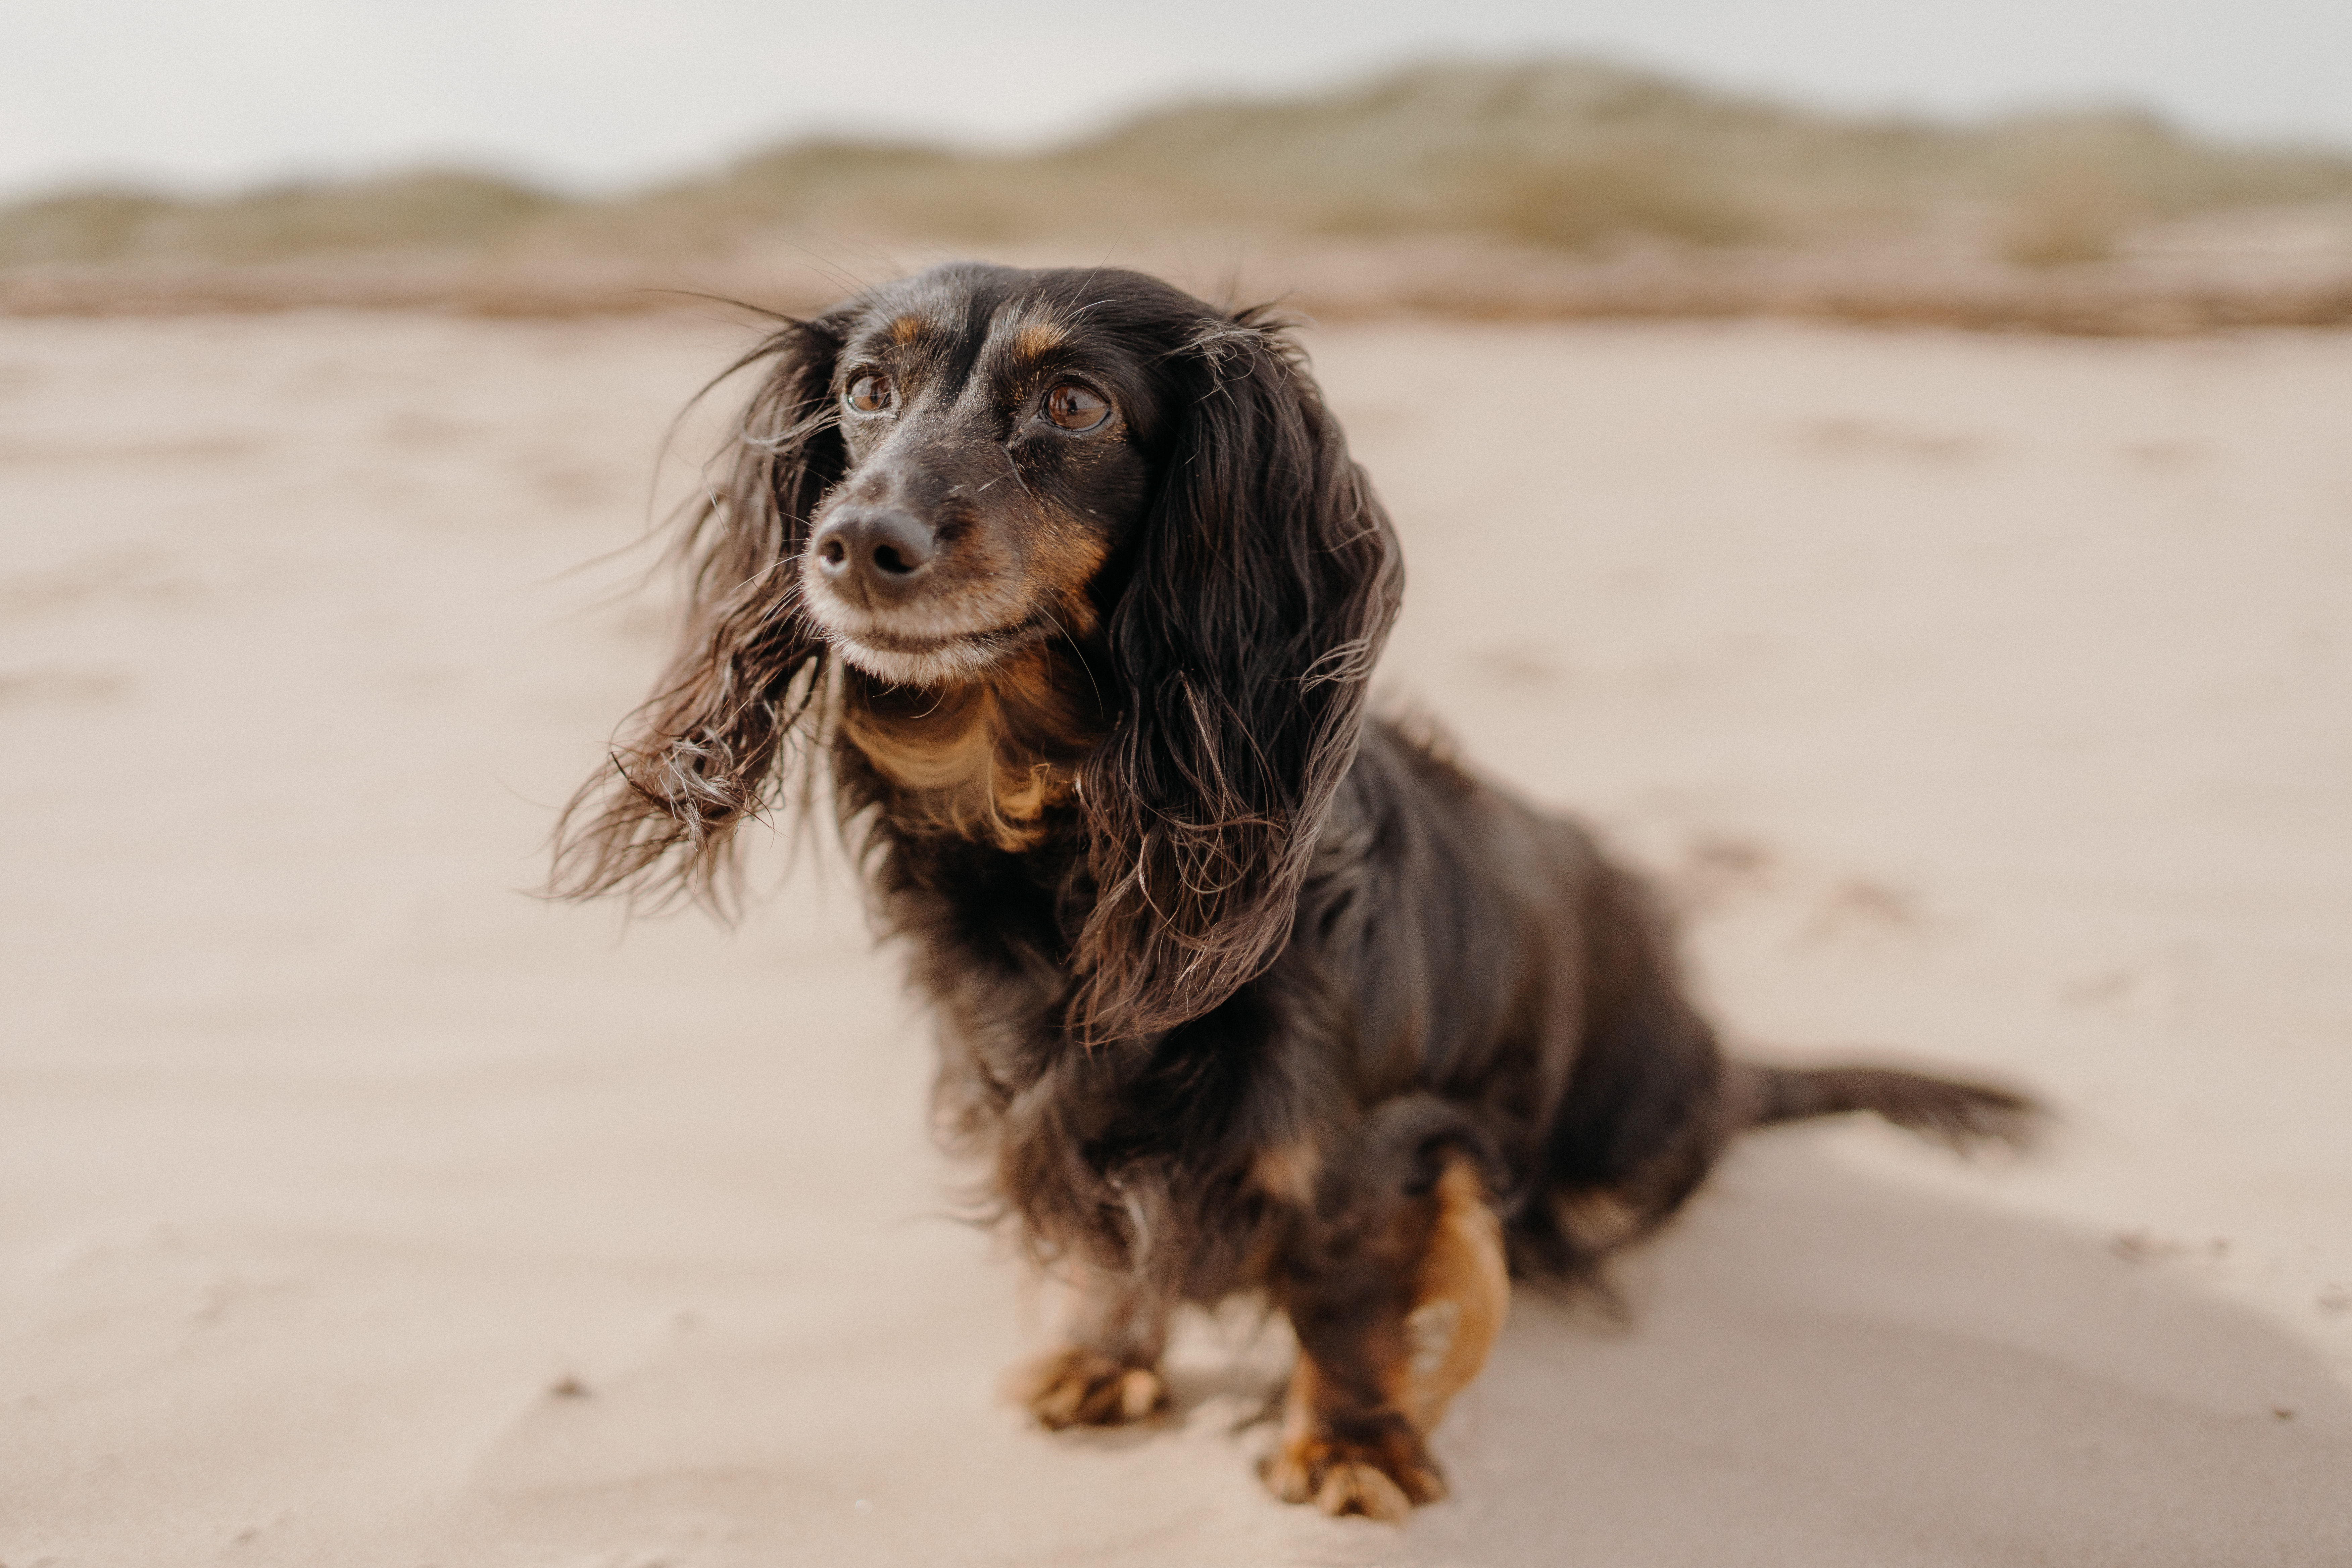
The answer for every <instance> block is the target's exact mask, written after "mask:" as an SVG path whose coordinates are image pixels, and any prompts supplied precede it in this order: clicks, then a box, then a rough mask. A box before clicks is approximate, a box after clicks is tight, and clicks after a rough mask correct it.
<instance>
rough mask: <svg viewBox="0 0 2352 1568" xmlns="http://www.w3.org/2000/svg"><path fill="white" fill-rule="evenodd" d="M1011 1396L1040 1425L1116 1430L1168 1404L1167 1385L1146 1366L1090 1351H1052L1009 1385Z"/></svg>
mask: <svg viewBox="0 0 2352 1568" xmlns="http://www.w3.org/2000/svg"><path fill="white" fill-rule="evenodd" d="M1013 1393H1014V1396H1015V1397H1016V1398H1017V1399H1019V1400H1020V1402H1021V1403H1022V1404H1024V1405H1027V1406H1028V1407H1029V1413H1030V1414H1031V1415H1034V1416H1035V1417H1036V1418H1037V1423H1038V1425H1039V1426H1049V1427H1052V1428H1054V1429H1055V1430H1056V1431H1058V1430H1060V1429H1061V1428H1063V1427H1065V1426H1122V1425H1124V1424H1125V1423H1128V1422H1130V1421H1141V1420H1143V1419H1144V1418H1145V1417H1147V1416H1149V1415H1152V1414H1153V1413H1155V1412H1157V1411H1159V1410H1160V1409H1162V1408H1164V1407H1165V1406H1166V1405H1167V1404H1168V1385H1167V1384H1164V1383H1162V1382H1161V1381H1160V1374H1159V1373H1156V1372H1153V1371H1152V1370H1151V1369H1150V1368H1149V1367H1140V1366H1127V1365H1124V1364H1122V1363H1118V1362H1115V1361H1113V1360H1111V1359H1110V1358H1109V1357H1108V1356H1106V1355H1098V1354H1097V1353H1096V1352H1093V1351H1087V1350H1066V1351H1056V1352H1055V1353H1053V1354H1052V1355H1049V1356H1047V1357H1045V1359H1044V1360H1042V1361H1039V1362H1037V1363H1035V1364H1034V1365H1032V1366H1031V1367H1029V1368H1028V1369H1027V1370H1026V1371H1025V1372H1024V1373H1021V1374H1020V1375H1019V1376H1018V1377H1016V1378H1015V1380H1014V1389H1013Z"/></svg>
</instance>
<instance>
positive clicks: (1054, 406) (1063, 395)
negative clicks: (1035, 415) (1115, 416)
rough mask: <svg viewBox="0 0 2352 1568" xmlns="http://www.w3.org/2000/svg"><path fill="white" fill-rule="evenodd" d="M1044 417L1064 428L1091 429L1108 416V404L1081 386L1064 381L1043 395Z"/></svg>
mask: <svg viewBox="0 0 2352 1568" xmlns="http://www.w3.org/2000/svg"><path fill="white" fill-rule="evenodd" d="M1045 417H1046V418H1048V419H1051V420H1052V421H1053V422H1054V423H1055V424H1056V425H1058V426H1061V427H1062V428H1063V429H1065V430H1091V429H1093V428H1095V427H1096V426H1098V425H1100V424H1101V423H1102V422H1103V421H1104V420H1106V419H1108V418H1109V417H1110V405H1109V404H1108V403H1106V402H1104V401H1103V400H1102V399H1101V398H1099V397H1097V396H1096V395H1094V394H1093V393H1091V392H1088V391H1087V389H1086V388H1085V387H1083V386H1076V385H1073V384H1070V383H1068V382H1064V383H1063V384H1061V385H1059V386H1057V387H1055V388H1054V390H1053V391H1051V392H1049V393H1047V394H1046V395H1045Z"/></svg>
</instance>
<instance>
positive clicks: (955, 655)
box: [828, 635, 1001, 686]
mask: <svg viewBox="0 0 2352 1568" xmlns="http://www.w3.org/2000/svg"><path fill="white" fill-rule="evenodd" d="M828 640H830V641H831V642H832V644H833V648H834V651H835V653H837V654H839V655H840V656H841V657H842V658H844V659H845V660H846V661H848V663H849V664H850V666H851V667H852V668H856V669H862V670H864V671H865V672H866V674H868V675H870V676H873V677H874V678H875V679H878V680H887V681H888V682H889V683H890V684H891V685H893V686H960V685H961V684H963V683H964V682H966V681H969V680H972V679H977V678H978V677H979V676H981V675H982V674H983V673H985V672H986V671H987V669H988V668H989V667H990V666H991V665H992V664H994V663H995V662H996V661H997V659H998V658H1000V657H1001V655H1000V653H999V651H998V650H997V649H996V648H995V647H992V646H989V645H988V644H987V642H986V641H985V639H982V638H974V637H955V638H951V639H950V640H949V641H946V642H943V643H940V644H938V645H937V646H935V647H926V648H919V649H908V648H896V647H876V646H875V645H874V644H873V643H871V642H866V641H863V640H861V639H859V638H857V637H842V636H838V635H835V636H834V637H830V638H829V639H828Z"/></svg>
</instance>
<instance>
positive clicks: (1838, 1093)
mask: <svg viewBox="0 0 2352 1568" xmlns="http://www.w3.org/2000/svg"><path fill="white" fill-rule="evenodd" d="M1730 1070H1731V1074H1732V1083H1731V1086H1730V1087H1731V1089H1732V1095H1731V1106H1732V1112H1733V1130H1734V1131H1740V1130H1744V1129H1746V1128H1749V1127H1769V1126H1770V1125H1772V1124H1773V1123H1774V1122H1778V1121H1802V1120H1804V1119H1805V1118H1807V1117H1811V1116H1836V1115H1840V1114H1842V1113H1843V1112H1845V1111H1849V1110H1867V1111H1870V1112H1872V1113H1873V1114H1874V1115H1876V1116H1879V1117H1881V1118H1883V1119H1885V1121H1891V1122H1893V1123H1894V1124H1895V1126H1897V1127H1905V1128H1908V1129H1910V1130H1911V1131H1914V1132H1916V1133H1919V1134H1921V1135H1922V1136H1924V1137H1927V1138H1933V1139H1935V1140H1936V1141H1937V1142H1941V1143H1948V1144H1949V1145H1951V1146H1952V1147H1953V1148H1955V1149H1968V1148H1970V1147H1973V1146H1975V1145H1978V1144H1982V1143H2007V1144H2010V1145H2011V1146H2021V1145H2023V1144H2024V1143H2026V1142H2029V1141H2030V1140H2031V1138H2032V1135H2033V1132H2034V1131H2035V1129H2036V1126H2037V1124H2038V1123H2039V1122H2040V1121H2041V1120H2042V1107H2041V1106H2040V1105H2039V1104H2038V1103H2037V1102H2036V1101H2035V1100H2033V1098H2032V1096H2030V1095H2026V1094H2021V1093H2020V1092H2018V1091H2017V1090H2015V1089H2003V1088H2000V1087H1999V1086H1997V1085H1994V1084H1989V1083H1969V1082H1967V1081H1965V1080H1963V1079H1949V1078H1931V1077H1929V1076H1928V1075H1927V1074H1926V1073H1916V1072H1905V1071H1902V1070H1901V1069H1899V1068H1872V1067H1833V1068H1776V1067H1764V1066H1762V1065H1760V1064H1758V1063H1755V1062H1740V1061H1735V1062H1733V1063H1731V1064H1730Z"/></svg>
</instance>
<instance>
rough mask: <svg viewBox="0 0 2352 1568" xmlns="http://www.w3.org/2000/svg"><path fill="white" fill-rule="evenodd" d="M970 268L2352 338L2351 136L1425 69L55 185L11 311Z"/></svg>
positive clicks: (487, 294) (637, 305)
mask: <svg viewBox="0 0 2352 1568" xmlns="http://www.w3.org/2000/svg"><path fill="white" fill-rule="evenodd" d="M973 254H984V255H988V256H991V257H993V258H998V259H1005V260H1024V259H1028V258H1046V257H1051V258H1055V259H1057V260H1066V259H1068V258H1106V259H1117V260H1118V261H1121V262H1124V263H1127V264H1130V265H1135V266H1139V267H1142V268H1145V269H1147V270H1150V271H1155V272H1163V273H1175V274H1181V275H1183V276H1185V277H1187V278H1190V279H1194V280H1195V281H1197V282H1199V283H1201V284H1203V285H1205V286H1206V288H1207V289H1209V290H1210V291H1212V292H1216V291H1220V290H1222V291H1225V292H1229V293H1231V294H1232V295H1234V296H1235V297H1236V298H1235V299H1234V302H1235V303H1243V302H1246V300H1255V299H1260V298H1265V297H1270V296H1280V297H1283V298H1286V299H1287V300H1291V301H1293V302H1294V303H1296V304H1297V305H1299V306H1301V307H1303V308H1305V309H1306V310H1310V311H1313V312H1315V313H1316V314H1318V316H1320V317H1322V318H1324V319H1326V320H1338V319H1340V318H1343V317H1344V318H1363V317H1368V316H1381V317H1393V316H1398V315H1436V316H1446V317H1455V318H1467V319H1473V320H1513V321H1519V320H1567V319H1591V318H1637V319H1652V318H1659V317H1735V316H1759V315H1762V316H1781V317H1801V318H1809V319H1828V320H1843V321H1874V322H1906V323H1912V324H1933V325H1942V326H1959V327H1970V328H1978V329H2031V330H2036V331H2062V332H2075V333H2086V334H2095V335H2109V336H2134V335H2168V334H2177V333H2182V332H2193V331H2209V330H2212V329H2215V328H2223V327H2242V326H2260V325H2270V326H2296V325H2300V326H2312V325H2327V324H2341V323H2343V322H2345V321H2352V155H2347V154H2346V153H2343V152H2340V151H2333V150H2330V149H2326V148H2322V147H2297V146H2239V145H2233V144H2230V143H2226V142H2216V141H2213V140H2210V139H2206V138H2200V137H2199V136H2196V135H2193V134H2190V133H2189V132H2185V131H2183V130H2181V129H2179V127H2176V126H2174V125H2172V124H2169V123H2168V122H2167V121H2164V120H2163V119H2161V118H2160V117H2158V116H2157V115H2155V114H2152V113H2149V112H2147V111H2144V110H2137V109H2133V108H2130V107H2097V106H2093V107H2087V108H2080V109H2075V110H2061V111H2051V112H2041V113H2020V114H2011V115H2008V116H2004V117H2000V118H1997V119H1992V120H1989V121H1981V122H1975V123H1954V122H1947V121H1934V120H1929V119H1924V118H1917V117H1905V116H1900V115H1894V114H1878V115H1856V114H1851V113H1833V112H1827V111H1823V110H1816V109H1809V108H1806V107H1804V106H1801V105H1797V104H1790V103H1785V102H1777V101H1773V100H1766V99H1760V98H1758V97H1755V96H1753V95H1750V94H1746V93H1741V92H1735V91H1727V90H1724V89H1716V88H1709V87H1704V86H1700V85H1696V84H1694V83H1691V82H1686V81H1682V80H1677V79H1673V78H1670V77H1664V76H1660V75H1657V74H1655V73H1653V72H1646V71H1642V70H1636V69H1631V68H1625V67H1622V66H1618V65H1613V64H1610V63H1608V62H1605V61H1596V60H1591V59H1580V58H1537V59H1528V60H1519V61H1508V60H1485V61H1451V62H1448V61H1436V62H1426V63H1423V64H1421V65H1417V66H1415V67H1412V68H1407V69H1403V70H1399V71H1395V72H1391V73H1390V74H1388V75H1385V76H1381V77H1377V78H1374V79H1368V80H1364V81H1360V82H1349V83H1342V84H1339V85H1337V86H1334V87H1332V88H1329V89H1324V90H1320V91H1309V92H1301V93H1294V94H1292V95H1289V96H1286V97H1280V98H1273V99H1247V98H1235V99H1223V100H1199V101H1192V102H1180V103H1175V104H1171V105H1165V106H1160V107H1158V108H1153V109H1147V110H1141V111H1139V112H1138V113H1136V114H1135V115H1133V116H1132V117H1131V118H1129V119H1127V120H1125V121H1120V122H1118V123H1117V124H1114V125H1111V126H1108V127H1107V128H1105V129H1103V130H1101V131H1100V132H1097V133H1094V134H1092V135H1088V136H1084V137H1081V138H1079V139H1077V140H1076V141H1073V142H1068V143H1066V144H1063V145H1058V146H1053V147H1045V148H1039V149H1034V150H1030V151H1025V152H997V153H982V152H977V151H971V150H961V151H959V150H955V149H950V148H946V147H935V146H923V145H911V144H902V143H892V142H871V141H866V142H861V141H848V140H833V141H826V140H814V141H802V142H790V143H786V144H784V145H782V146H778V147H773V148H770V149H767V150H765V151H761V152H756V153H751V154H750V155H748V156H744V157H741V158H738V159H736V160H734V161H733V162H731V163H727V164H725V165H724V166H721V167H717V168H713V169H711V170H710V171H709V172H707V173H704V174H698V175H695V176H692V177H688V178H684V179H679V180H675V181H672V182H670V183H668V184H663V185H659V186H656V187H654V188H651V189H647V190H640V191H627V192H620V193H608V194H604V195H595V196H579V195H574V196H565V195H558V194H556V193H553V192H549V191H543V190H537V189H532V188H529V187H526V186H524V185H521V184H517V183H516V182H514V181H512V180H509V179H503V178H500V177H499V176H497V175H496V174H488V173H483V172H479V171H467V170H453V169H420V170H409V171H404V172H394V173H390V174H382V175H379V176H376V177H373V178H364V179H353V180H346V181H341V182H334V181H326V182H314V183H310V184H299V183H298V184H282V185H278V186H272V187H268V188H262V189H256V190H250V191H244V192H238V193H233V194H230V195H219V196H212V197H203V198H194V197H186V196H176V195H171V194H168V193H163V192H158V191H150V190H141V189H131V188H116V187H101V188H80V189H69V190H62V191H58V192H53V193H50V194H48V195H43V196H40V197H37V198H35V199H30V200H26V201H22V202H18V203H16V204H15V205H10V206H7V207H0V316H5V315H44V314H67V315H104V314H121V313H148V314H154V313H163V314H170V313H188V312H207V311H222V310H226V311H260V310H287V309H301V308H307V307H316V306H324V305H340V306H353V307H359V306H369V307H402V308H415V307H431V308H436V309H442V310H453V311H458V312H466V313H474V314H482V315H492V316H572V315H594V314H628V313H636V312H642V311H646V310H658V309H662V308H665V307H666V306H667V305H670V304H673V303H674V302H675V291H677V290H687V291H702V292H707V293H716V294H720V295H737V296H744V297H756V298H758V299H760V300H761V301H762V302H763V303H767V304H770V305H773V306H777V307H780V308H783V309H787V310H809V309H813V308H815V307H817V306H821V305H823V304H824V303H825V302H826V301H828V300H831V299H833V298H835V297H836V296H837V295H838V294H839V293H841V292H842V291H843V289H842V287H841V286H842V284H843V282H844V281H845V279H844V278H843V276H842V269H841V268H840V267H839V266H838V265H837V264H838V263H840V262H841V261H842V260H844V259H845V258H849V259H850V261H851V266H850V270H852V271H864V272H866V273H867V275H868V276H871V275H872V273H874V272H876V271H879V272H882V273H885V274H888V273H893V272H896V271H898V270H900V269H902V268H905V267H906V266H908V264H919V262H921V261H923V260H928V259H933V258H940V257H948V256H969V255H973ZM1243 297H1246V299H1244V298H1243Z"/></svg>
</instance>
